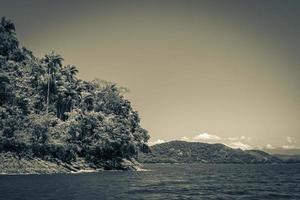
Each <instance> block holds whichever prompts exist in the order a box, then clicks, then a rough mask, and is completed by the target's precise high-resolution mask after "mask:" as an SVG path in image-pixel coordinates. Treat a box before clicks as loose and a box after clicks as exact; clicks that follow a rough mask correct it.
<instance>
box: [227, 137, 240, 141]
mask: <svg viewBox="0 0 300 200" xmlns="http://www.w3.org/2000/svg"><path fill="white" fill-rule="evenodd" d="M227 139H228V140H230V141H237V140H239V138H238V137H229V138H227Z"/></svg>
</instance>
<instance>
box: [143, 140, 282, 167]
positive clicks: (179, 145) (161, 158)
mask: <svg viewBox="0 0 300 200" xmlns="http://www.w3.org/2000/svg"><path fill="white" fill-rule="evenodd" d="M150 151H151V152H150V153H148V154H144V153H141V155H140V156H139V161H140V162H142V163H192V162H199V163H238V164H254V163H259V164H260V163H261V164H266V163H270V164H272V163H283V162H287V161H284V160H282V159H280V158H278V157H276V156H273V155H270V154H268V153H266V152H264V151H261V150H241V149H233V148H230V147H228V146H226V145H224V144H220V143H217V144H208V143H201V142H187V141H179V140H175V141H170V142H165V143H161V144H156V145H153V146H151V147H150Z"/></svg>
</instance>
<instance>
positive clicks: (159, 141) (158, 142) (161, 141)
mask: <svg viewBox="0 0 300 200" xmlns="http://www.w3.org/2000/svg"><path fill="white" fill-rule="evenodd" d="M165 142H166V141H164V140H161V139H158V140H156V141H154V142H149V143H148V144H149V146H153V145H156V144H161V143H165Z"/></svg>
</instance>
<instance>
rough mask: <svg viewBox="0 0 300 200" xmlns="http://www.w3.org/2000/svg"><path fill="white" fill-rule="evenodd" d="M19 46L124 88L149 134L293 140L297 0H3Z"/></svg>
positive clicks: (282, 143)
mask: <svg viewBox="0 0 300 200" xmlns="http://www.w3.org/2000/svg"><path fill="white" fill-rule="evenodd" d="M0 5H1V7H0V14H1V15H3V16H6V17H8V18H10V19H11V20H12V21H13V22H14V23H15V25H16V28H17V36H18V38H19V40H20V43H21V45H22V46H26V47H27V48H28V49H30V50H32V51H33V52H34V54H35V55H37V56H40V57H42V56H43V55H45V54H46V53H49V52H51V51H52V50H54V51H55V52H57V53H59V54H61V55H62V56H63V57H64V59H65V64H74V65H75V66H77V67H78V69H79V71H80V73H79V76H80V78H82V79H85V80H92V79H94V78H100V79H104V80H108V81H112V82H116V83H118V84H119V85H121V86H125V87H127V88H128V89H129V90H130V93H128V94H126V98H128V99H129V100H130V101H131V102H132V105H133V107H134V109H135V110H138V111H139V114H140V117H141V124H142V126H143V127H144V128H145V129H147V130H148V131H149V134H150V136H151V139H150V144H155V143H160V142H163V141H170V140H175V139H177V140H187V141H201V142H209V143H224V144H227V145H229V146H231V147H235V148H242V149H251V148H269V149H272V148H275V147H282V148H285V149H291V148H299V147H300V78H299V77H300V65H299V63H300V56H299V53H300V37H299V35H300V23H299V19H300V12H299V10H300V1H297V0H293V1H291V0H281V1H277V0H272V1H260V0H252V1H246V0H240V1H236V0H228V1H216V0H207V1H190V0H185V1H176V0H173V1H165V0H159V1H156V0H152V1H143V0H136V1H125V0H123V1H100V0H98V1H96V0H94V1H92V0H90V1H88V0H87V1H79V0H73V1H67V0H51V1H50V0H49V1H46V0H43V1H41V0H26V1H23V0H10V1H8V0H7V1H3V0H0Z"/></svg>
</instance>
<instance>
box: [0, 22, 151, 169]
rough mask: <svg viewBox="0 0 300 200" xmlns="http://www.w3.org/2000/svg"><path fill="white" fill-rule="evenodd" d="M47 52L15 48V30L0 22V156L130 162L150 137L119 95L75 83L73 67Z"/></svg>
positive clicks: (99, 84)
mask: <svg viewBox="0 0 300 200" xmlns="http://www.w3.org/2000/svg"><path fill="white" fill-rule="evenodd" d="M62 61H63V58H62V57H61V56H60V55H58V54H56V53H54V52H51V53H50V54H47V55H45V57H43V58H37V57H35V56H34V55H33V54H32V52H30V51H29V50H27V49H26V48H20V47H19V42H18V40H17V38H16V34H15V26H14V24H13V23H12V22H10V21H9V20H7V19H5V18H2V20H1V22H0V151H13V152H16V153H18V154H19V155H23V154H26V155H34V156H37V157H40V158H43V159H59V160H62V161H65V162H71V161H75V160H76V159H77V158H78V157H81V158H84V159H86V160H88V161H91V162H93V163H95V164H98V163H102V162H104V161H111V160H118V159H122V158H127V159H131V158H133V157H136V156H137V152H138V151H139V150H143V149H147V146H146V142H147V140H148V139H149V135H148V133H147V131H146V130H144V129H143V128H141V127H140V125H139V122H140V118H139V116H138V113H137V112H136V111H134V110H133V109H132V107H131V105H130V102H129V101H128V100H126V99H125V98H124V96H123V92H124V91H123V89H122V88H121V87H119V86H117V85H116V84H113V83H108V82H105V81H99V80H94V81H91V82H88V81H84V80H80V79H78V78H77V76H76V74H77V73H78V70H77V69H76V67H75V66H71V65H67V66H64V65H63V62H62Z"/></svg>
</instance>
